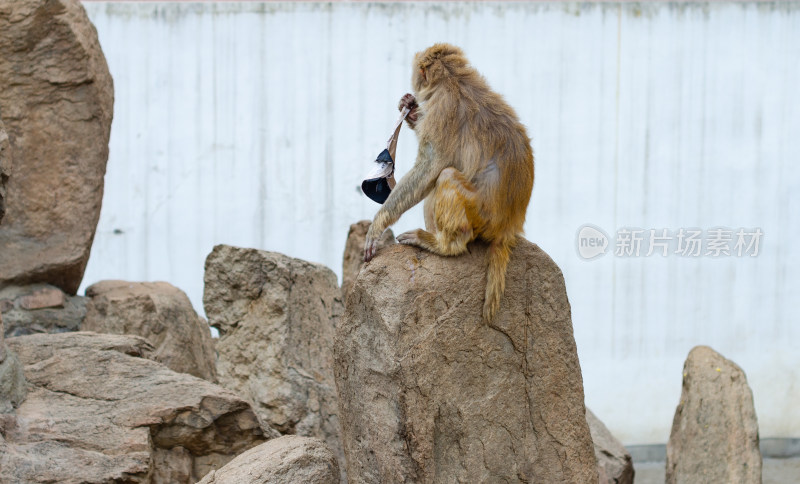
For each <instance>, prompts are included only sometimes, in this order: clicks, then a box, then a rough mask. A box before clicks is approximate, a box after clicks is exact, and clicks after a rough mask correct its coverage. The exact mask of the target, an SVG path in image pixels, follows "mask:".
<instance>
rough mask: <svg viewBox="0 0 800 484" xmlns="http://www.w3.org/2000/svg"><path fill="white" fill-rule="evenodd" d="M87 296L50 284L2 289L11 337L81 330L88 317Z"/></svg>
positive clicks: (0, 306)
mask: <svg viewBox="0 0 800 484" xmlns="http://www.w3.org/2000/svg"><path fill="white" fill-rule="evenodd" d="M86 301H87V298H85V297H82V296H69V295H66V294H64V291H62V290H61V289H59V288H57V287H55V286H51V285H50V284H31V285H27V286H8V287H5V288H3V289H0V313H2V314H3V319H4V321H5V335H6V336H7V337H13V336H24V335H26V334H36V333H64V332H68V331H78V330H79V329H80V328H81V323H82V322H83V318H84V317H85V316H86Z"/></svg>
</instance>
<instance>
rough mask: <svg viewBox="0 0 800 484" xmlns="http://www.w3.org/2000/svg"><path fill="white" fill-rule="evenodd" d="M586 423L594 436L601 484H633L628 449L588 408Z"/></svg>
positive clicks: (631, 464) (631, 460)
mask: <svg viewBox="0 0 800 484" xmlns="http://www.w3.org/2000/svg"><path fill="white" fill-rule="evenodd" d="M586 423H588V424H589V432H590V433H591V434H592V442H593V443H594V456H595V458H596V459H597V474H598V476H599V478H600V484H633V476H634V470H633V458H632V457H631V453H630V452H628V449H626V448H625V446H623V445H622V442H620V441H619V440H617V438H616V437H614V435H613V434H612V433H611V431H609V430H608V427H606V426H605V424H604V423H603V422H602V421H601V420H600V419H599V418H597V416H596V415H595V414H594V413H592V411H591V410H589V409H588V408H587V409H586Z"/></svg>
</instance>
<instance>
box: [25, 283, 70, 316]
mask: <svg viewBox="0 0 800 484" xmlns="http://www.w3.org/2000/svg"><path fill="white" fill-rule="evenodd" d="M65 302H66V296H64V292H63V291H61V289H59V288H57V287H45V288H43V289H39V290H37V291H34V292H33V293H32V294H29V295H27V296H22V297H20V298H19V307H21V308H22V309H25V310H28V311H31V310H33V309H44V308H63V307H64V303H65Z"/></svg>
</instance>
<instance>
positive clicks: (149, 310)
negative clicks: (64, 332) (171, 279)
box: [81, 281, 217, 382]
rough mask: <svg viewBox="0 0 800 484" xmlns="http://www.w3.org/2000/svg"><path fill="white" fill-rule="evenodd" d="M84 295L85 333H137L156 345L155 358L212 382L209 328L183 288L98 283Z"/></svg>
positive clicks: (214, 371) (214, 374)
mask: <svg viewBox="0 0 800 484" xmlns="http://www.w3.org/2000/svg"><path fill="white" fill-rule="evenodd" d="M86 295H87V296H88V297H89V298H90V299H89V303H88V304H87V305H86V317H85V319H84V320H83V325H82V326H81V329H83V330H84V331H94V332H96V333H111V334H135V335H137V336H141V337H143V338H145V339H146V340H147V341H148V342H150V343H151V344H152V345H153V346H154V347H155V353H154V358H153V359H155V360H156V361H158V362H160V363H163V364H165V365H167V366H168V367H169V368H170V369H172V370H174V371H177V372H179V373H188V374H190V375H194V376H196V377H199V378H203V379H205V380H208V381H210V382H216V381H217V369H216V364H215V361H216V355H215V354H214V343H213V341H212V340H211V331H210V330H209V328H208V324H207V323H206V321H205V320H204V319H203V318H201V317H200V316H198V315H197V313H196V312H195V311H194V308H193V307H192V303H191V301H189V297H188V296H187V295H186V293H185V292H183V291H181V290H180V289H178V288H177V287H175V286H173V285H172V284H169V283H167V282H127V281H101V282H98V283H95V284H92V285H91V286H89V287H88V288H87V289H86Z"/></svg>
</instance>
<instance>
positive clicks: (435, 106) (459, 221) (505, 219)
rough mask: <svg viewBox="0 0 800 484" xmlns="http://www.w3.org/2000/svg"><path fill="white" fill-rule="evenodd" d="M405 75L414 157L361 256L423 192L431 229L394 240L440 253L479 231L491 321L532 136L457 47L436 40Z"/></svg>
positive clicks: (518, 221)
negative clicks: (483, 243)
mask: <svg viewBox="0 0 800 484" xmlns="http://www.w3.org/2000/svg"><path fill="white" fill-rule="evenodd" d="M411 81H412V85H413V88H414V95H415V97H416V99H414V97H412V96H410V95H408V94H407V95H405V96H404V97H403V98H402V99H401V101H400V108H401V109H402V108H403V107H410V108H412V112H411V115H410V116H409V118H410V119H409V126H410V127H411V128H412V129H414V130H415V131H416V133H417V138H418V139H419V151H418V153H417V161H416V163H415V164H414V166H413V167H412V168H411V170H410V171H409V172H408V173H407V174H406V175H405V176H404V177H403V178H402V179H401V180H400V181H399V182H398V183H397V186H396V187H395V188H394V190H392V192H391V194H390V195H389V198H388V199H387V200H386V202H385V203H384V204H383V206H382V207H381V208H380V210H378V213H377V214H376V215H375V219H374V220H373V222H372V226H371V227H370V229H369V231H368V233H367V240H366V246H365V250H364V259H365V260H367V261H368V260H370V259H372V257H373V256H374V255H375V251H376V250H377V245H376V244H377V241H378V239H379V238H380V236H381V234H382V233H383V231H384V230H385V229H386V228H387V227H389V226H390V225H392V224H393V223H394V222H396V221H397V219H398V218H400V215H401V214H403V213H404V212H405V211H406V210H408V209H410V208H411V207H413V206H414V205H416V204H417V203H419V202H420V201H422V200H423V199H425V204H424V211H425V227H426V228H427V229H428V230H427V231H426V230H422V229H417V230H412V231H410V232H406V233H404V234H401V235H399V236H398V237H397V241H398V242H400V243H403V244H409V245H414V246H417V247H420V248H423V249H426V250H428V251H430V252H433V253H435V254H439V255H444V256H454V255H459V254H463V253H464V252H466V251H467V244H468V243H469V242H471V241H473V240H474V239H476V238H480V239H483V240H485V241H486V242H488V243H489V252H488V256H487V257H488V261H487V262H488V267H487V283H486V294H485V300H484V306H483V316H484V318H485V319H486V320H487V321H492V319H493V318H494V316H495V314H496V313H497V310H498V308H499V306H500V298H501V297H502V295H503V292H504V290H505V274H506V267H507V266H508V260H509V257H510V255H511V250H512V249H513V247H514V245H515V243H516V240H517V236H518V235H519V234H521V233H522V226H523V223H524V222H525V211H526V210H527V207H528V202H529V200H530V197H531V190H532V188H533V150H532V149H531V144H530V139H529V138H528V134H527V132H526V131H525V127H524V126H523V125H522V124H521V123H520V122H519V119H518V118H517V115H516V113H515V112H514V110H513V109H511V107H510V106H509V105H508V104H506V102H505V101H504V100H503V98H502V97H501V96H500V95H499V94H497V93H495V92H493V91H492V90H491V89H490V88H489V86H488V84H487V83H486V80H485V79H484V78H483V76H481V75H480V74H479V73H478V71H477V70H475V69H474V68H473V67H472V66H470V65H469V63H468V61H467V59H466V57H464V54H463V52H462V51H461V49H459V48H458V47H454V46H452V45H449V44H436V45H433V46H432V47H429V48H428V49H426V50H425V51H423V52H419V53H417V54H416V56H415V58H414V69H413V74H412V79H411ZM417 102H418V103H419V105H417V104H416V103H417Z"/></svg>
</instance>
